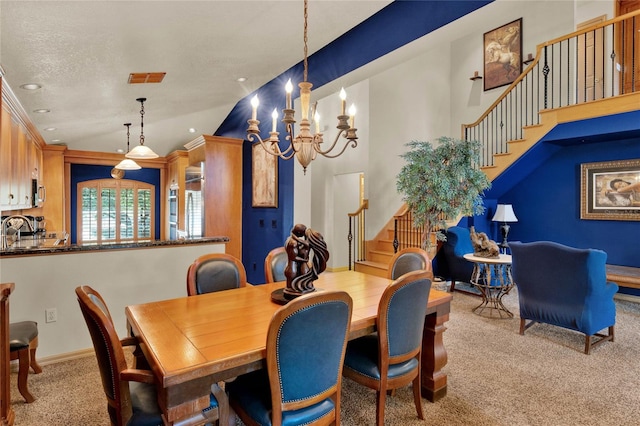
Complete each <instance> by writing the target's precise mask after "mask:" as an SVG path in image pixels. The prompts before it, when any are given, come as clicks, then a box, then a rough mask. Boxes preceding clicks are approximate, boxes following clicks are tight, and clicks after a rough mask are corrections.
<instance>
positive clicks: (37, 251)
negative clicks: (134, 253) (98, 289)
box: [0, 237, 229, 257]
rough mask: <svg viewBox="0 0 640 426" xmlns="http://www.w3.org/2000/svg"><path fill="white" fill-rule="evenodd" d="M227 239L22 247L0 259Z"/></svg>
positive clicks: (223, 240)
mask: <svg viewBox="0 0 640 426" xmlns="http://www.w3.org/2000/svg"><path fill="white" fill-rule="evenodd" d="M227 242H229V237H202V238H192V239H185V240H163V241H161V240H155V241H141V242H135V243H134V242H129V243H118V244H92V245H82V246H79V245H69V246H67V245H58V246H43V247H22V248H17V249H16V248H11V247H9V248H8V249H5V250H0V257H5V256H6V257H8V256H12V257H13V256H27V255H41V254H62V253H84V252H92V251H104V250H125V249H137V248H152V247H173V246H183V245H193V244H211V243H227Z"/></svg>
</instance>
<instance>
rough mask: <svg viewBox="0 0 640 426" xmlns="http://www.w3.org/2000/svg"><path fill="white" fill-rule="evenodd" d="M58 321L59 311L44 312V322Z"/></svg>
mask: <svg viewBox="0 0 640 426" xmlns="http://www.w3.org/2000/svg"><path fill="white" fill-rule="evenodd" d="M56 321H58V310H57V309H56V308H48V309H45V310H44V322H56Z"/></svg>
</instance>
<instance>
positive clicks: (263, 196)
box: [251, 142, 278, 207]
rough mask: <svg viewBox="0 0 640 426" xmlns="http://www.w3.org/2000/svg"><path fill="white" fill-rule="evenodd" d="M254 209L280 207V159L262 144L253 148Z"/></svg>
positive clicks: (256, 144) (257, 144)
mask: <svg viewBox="0 0 640 426" xmlns="http://www.w3.org/2000/svg"><path fill="white" fill-rule="evenodd" d="M251 154H252V157H253V158H252V168H251V179H252V204H251V205H252V207H278V157H276V156H275V155H271V154H269V153H268V152H267V151H265V150H264V148H262V145H260V143H259V142H258V143H255V144H254V145H253V146H252V148H251Z"/></svg>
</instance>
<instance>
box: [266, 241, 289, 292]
mask: <svg viewBox="0 0 640 426" xmlns="http://www.w3.org/2000/svg"><path fill="white" fill-rule="evenodd" d="M288 263H289V255H288V254H287V251H286V250H285V249H284V247H276V248H274V249H273V250H271V251H270V252H269V253H268V254H267V257H266V258H265V259H264V278H265V282H267V283H274V282H278V281H286V280H287V277H286V276H285V275H284V270H285V268H286V267H287V264H288Z"/></svg>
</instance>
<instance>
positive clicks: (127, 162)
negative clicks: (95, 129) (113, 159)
mask: <svg viewBox="0 0 640 426" xmlns="http://www.w3.org/2000/svg"><path fill="white" fill-rule="evenodd" d="M124 125H125V126H126V127H127V154H128V153H129V126H131V123H125V124H124ZM125 156H126V154H125ZM141 168H142V167H140V165H139V164H138V163H136V162H135V161H133V160H132V159H130V158H125V159H124V160H122V161H121V162H119V163H118V164H117V165H116V169H119V170H140V169H141Z"/></svg>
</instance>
